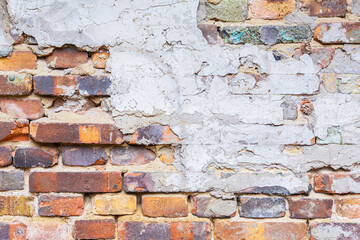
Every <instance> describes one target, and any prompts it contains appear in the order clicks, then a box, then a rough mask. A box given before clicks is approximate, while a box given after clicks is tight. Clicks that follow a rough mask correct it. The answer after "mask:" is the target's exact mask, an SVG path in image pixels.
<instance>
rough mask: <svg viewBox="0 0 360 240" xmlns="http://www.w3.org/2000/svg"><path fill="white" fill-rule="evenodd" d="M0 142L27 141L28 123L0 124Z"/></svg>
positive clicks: (21, 121) (19, 121)
mask: <svg viewBox="0 0 360 240" xmlns="http://www.w3.org/2000/svg"><path fill="white" fill-rule="evenodd" d="M0 129H1V131H0V142H3V141H27V140H29V121H28V120H25V119H19V120H17V121H15V122H0Z"/></svg>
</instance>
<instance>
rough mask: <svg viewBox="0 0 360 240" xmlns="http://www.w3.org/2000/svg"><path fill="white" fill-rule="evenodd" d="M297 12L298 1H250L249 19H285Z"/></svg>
mask: <svg viewBox="0 0 360 240" xmlns="http://www.w3.org/2000/svg"><path fill="white" fill-rule="evenodd" d="M295 11H296V0H280V1H279V0H277V1H273V0H250V5H249V17H250V18H258V19H283V18H284V17H285V16H286V15H287V14H289V13H293V12H295Z"/></svg>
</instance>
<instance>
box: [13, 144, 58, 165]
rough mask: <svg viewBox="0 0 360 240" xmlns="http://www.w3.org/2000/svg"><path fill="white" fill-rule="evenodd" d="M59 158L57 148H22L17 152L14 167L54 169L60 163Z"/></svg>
mask: <svg viewBox="0 0 360 240" xmlns="http://www.w3.org/2000/svg"><path fill="white" fill-rule="evenodd" d="M58 156H59V151H58V150H57V148H51V147H43V148H32V147H20V148H17V149H16V150H15V153H14V162H13V165H14V166H15V167H20V168H31V167H52V166H54V165H55V164H57V163H58Z"/></svg>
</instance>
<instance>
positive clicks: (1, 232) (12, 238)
mask: <svg viewBox="0 0 360 240" xmlns="http://www.w3.org/2000/svg"><path fill="white" fill-rule="evenodd" d="M0 239H3V240H26V225H25V224H24V223H18V222H12V223H6V222H1V223H0Z"/></svg>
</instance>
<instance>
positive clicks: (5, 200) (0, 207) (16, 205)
mask: <svg viewBox="0 0 360 240" xmlns="http://www.w3.org/2000/svg"><path fill="white" fill-rule="evenodd" d="M33 200H34V198H32V197H23V196H20V197H18V196H0V216H2V215H10V216H27V217H31V216H32V215H33V214H34V206H33V204H32V202H33Z"/></svg>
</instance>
